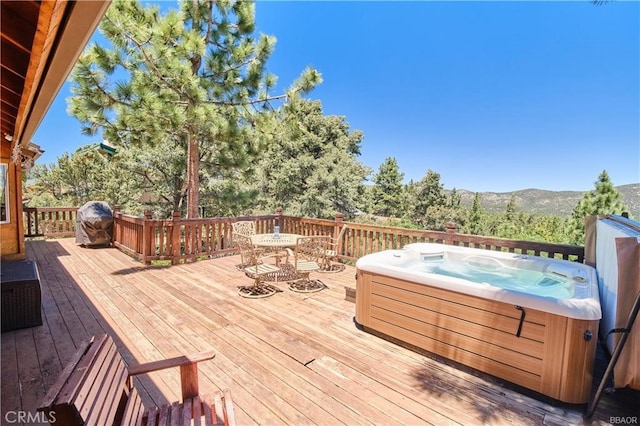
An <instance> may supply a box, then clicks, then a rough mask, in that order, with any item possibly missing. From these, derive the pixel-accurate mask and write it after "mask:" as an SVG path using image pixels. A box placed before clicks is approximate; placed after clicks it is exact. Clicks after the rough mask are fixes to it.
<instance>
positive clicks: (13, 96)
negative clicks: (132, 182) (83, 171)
mask: <svg viewBox="0 0 640 426" xmlns="http://www.w3.org/2000/svg"><path fill="white" fill-rule="evenodd" d="M109 1H110V0H100V1H91V0H87V1H63V0H45V1H35V0H20V1H11V0H2V2H0V7H1V8H2V10H1V11H0V13H1V16H2V25H1V26H0V32H1V33H2V58H1V62H2V117H1V122H2V141H3V143H4V142H5V141H9V142H10V143H11V147H12V151H13V152H14V153H16V154H18V153H20V152H21V151H22V150H23V149H27V150H28V144H29V142H30V140H31V137H32V136H33V135H34V133H35V132H36V130H37V128H38V126H39V125H40V123H41V122H42V119H43V118H44V116H45V114H46V113H47V111H48V109H49V107H50V106H51V104H52V102H53V100H54V99H55V97H56V95H57V94H58V92H59V90H60V88H61V87H62V85H63V84H64V82H65V80H66V78H67V76H68V75H69V73H70V72H71V69H72V68H73V66H74V65H75V63H76V61H77V59H78V57H79V56H80V54H81V53H82V50H83V49H84V47H85V46H86V44H87V43H88V41H89V39H90V38H91V36H92V35H93V32H94V31H95V29H96V27H97V26H98V24H99V23H100V20H101V19H102V16H103V15H104V13H105V12H106V10H107V8H108V6H109ZM16 157H17V155H16ZM16 160H17V158H16Z"/></svg>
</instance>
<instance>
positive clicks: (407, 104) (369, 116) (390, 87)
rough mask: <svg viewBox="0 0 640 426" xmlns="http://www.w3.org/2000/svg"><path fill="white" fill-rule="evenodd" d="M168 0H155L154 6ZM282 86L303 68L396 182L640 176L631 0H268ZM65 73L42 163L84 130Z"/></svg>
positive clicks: (478, 187) (263, 18)
mask: <svg viewBox="0 0 640 426" xmlns="http://www.w3.org/2000/svg"><path fill="white" fill-rule="evenodd" d="M167 5H170V4H169V3H165V4H164V6H165V7H166V6H167ZM256 22H257V28H258V31H259V32H263V33H265V34H269V35H273V36H275V37H276V38H277V40H278V42H277V44H276V48H275V52H274V54H273V55H272V57H271V59H270V61H269V62H268V69H269V71H270V72H272V73H274V74H276V75H277V76H278V77H279V85H280V86H281V87H286V86H288V85H290V84H291V83H292V82H293V81H294V79H295V78H296V77H297V76H298V75H299V74H300V72H301V71H302V70H303V69H304V68H305V67H307V66H312V67H314V68H316V69H317V70H318V71H319V72H320V73H321V74H322V76H323V79H324V82H323V84H322V85H320V86H319V87H318V88H316V89H315V90H314V91H313V92H312V93H311V94H310V95H309V98H311V99H316V100H320V101H321V102H322V105H323V109H324V113H325V114H326V115H340V116H344V117H345V120H346V122H348V123H349V125H350V128H351V129H352V130H356V129H359V130H361V131H362V132H363V133H364V141H363V142H362V145H361V152H362V155H361V157H360V161H362V162H363V163H365V164H366V165H367V166H369V167H370V168H371V169H372V170H373V171H374V172H376V171H377V170H378V168H379V166H380V165H381V164H382V162H383V161H384V159H385V158H387V157H394V158H395V159H396V160H397V162H398V164H399V167H400V170H401V172H403V173H404V175H405V179H406V181H408V180H409V179H413V180H416V181H417V180H419V179H421V178H422V177H423V176H424V175H425V174H426V173H427V170H429V169H430V170H433V171H435V172H437V173H439V174H440V176H441V182H442V183H443V184H444V187H445V188H447V189H451V188H454V187H455V188H458V189H468V190H471V191H494V192H506V191H513V190H518V189H526V188H540V189H549V190H578V191H587V190H590V189H592V188H593V186H594V182H595V180H596V179H597V177H598V174H599V173H600V172H601V171H602V170H607V172H608V173H609V175H610V177H611V179H612V181H613V183H614V184H615V185H623V184H628V183H637V182H640V88H639V86H640V32H639V28H640V3H638V2H624V1H617V2H609V3H606V4H604V5H601V6H596V5H594V4H592V3H591V2H589V1H574V2H507V1H505V2H480V1H475V2H454V1H449V2H415V1H412V2H382V1H378V2H364V1H352V2H337V1H327V2H273V1H261V2H258V3H257V5H256ZM69 95H70V93H69V87H68V84H65V86H64V87H63V90H61V92H60V94H59V95H58V97H57V99H56V101H55V102H54V104H53V105H52V107H51V109H50V110H49V112H48V114H47V116H46V118H45V120H44V121H43V123H42V124H41V126H40V128H39V129H38V132H37V133H36V135H35V136H34V138H33V141H34V142H35V143H38V144H40V145H41V146H43V148H44V149H45V150H46V153H45V154H44V155H43V157H42V158H41V159H40V160H39V162H40V163H51V162H55V161H56V158H57V157H58V156H59V155H61V154H62V153H63V152H65V151H67V152H72V151H74V150H75V149H76V148H78V147H79V146H81V145H83V144H86V143H90V142H95V141H97V140H99V138H97V137H94V138H88V137H85V136H82V135H81V134H80V124H79V122H77V120H75V119H74V118H72V117H69V116H67V114H66V101H65V98H66V97H68V96H69Z"/></svg>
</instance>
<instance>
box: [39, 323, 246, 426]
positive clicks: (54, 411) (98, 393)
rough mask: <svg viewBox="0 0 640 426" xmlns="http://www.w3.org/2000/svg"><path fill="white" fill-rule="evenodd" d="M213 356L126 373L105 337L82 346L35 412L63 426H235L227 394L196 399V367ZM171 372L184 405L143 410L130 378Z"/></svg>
mask: <svg viewBox="0 0 640 426" xmlns="http://www.w3.org/2000/svg"><path fill="white" fill-rule="evenodd" d="M214 356H215V355H214V353H213V352H202V353H199V354H194V355H191V356H180V357H176V358H170V359H165V360H161V361H154V362H149V363H145V364H139V365H134V366H129V367H127V366H126V365H125V363H124V359H123V358H122V356H121V355H120V353H119V352H118V349H117V347H116V345H115V343H114V341H113V339H112V338H111V337H110V336H108V335H106V334H99V335H96V336H92V337H90V338H88V339H86V340H84V341H83V342H81V343H80V346H79V348H78V350H77V351H76V353H75V354H74V355H73V357H72V358H71V361H70V362H69V364H67V366H66V367H65V368H64V370H62V373H60V376H59V377H58V380H57V381H56V382H55V384H54V385H53V386H52V387H51V389H49V392H47V394H46V396H45V398H44V400H43V402H42V405H41V406H40V408H38V411H42V412H44V413H45V416H46V418H47V419H48V420H49V421H50V422H51V423H53V424H61V425H65V426H66V425H85V424H86V425H154V426H155V425H158V424H169V421H171V424H176V425H191V424H192V421H193V422H194V423H195V424H200V422H201V421H202V420H204V423H205V424H221V423H223V424H225V425H235V416H234V408H233V402H232V400H231V393H230V392H229V391H228V390H225V391H218V392H215V393H214V394H212V395H211V397H210V398H207V397H204V396H202V397H201V396H200V395H199V393H198V362H201V361H206V360H210V359H212V358H213V357H214ZM169 367H180V378H181V380H180V381H181V388H182V402H181V403H178V402H174V403H172V404H165V405H162V406H160V407H155V406H154V407H148V408H145V407H144V406H143V404H142V400H141V399H140V395H139V393H138V391H137V390H136V387H135V386H134V384H133V377H134V376H137V375H140V374H146V373H150V372H153V371H158V370H163V369H166V368H169Z"/></svg>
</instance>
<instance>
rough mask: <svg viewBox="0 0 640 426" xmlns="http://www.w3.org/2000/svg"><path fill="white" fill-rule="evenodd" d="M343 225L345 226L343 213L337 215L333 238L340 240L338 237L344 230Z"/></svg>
mask: <svg viewBox="0 0 640 426" xmlns="http://www.w3.org/2000/svg"><path fill="white" fill-rule="evenodd" d="M343 225H344V215H343V214H342V213H336V218H335V225H334V226H333V238H338V235H340V230H342V226H343Z"/></svg>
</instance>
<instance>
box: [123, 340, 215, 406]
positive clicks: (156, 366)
mask: <svg viewBox="0 0 640 426" xmlns="http://www.w3.org/2000/svg"><path fill="white" fill-rule="evenodd" d="M215 356H216V355H215V353H214V352H213V351H208V352H200V353H197V354H193V355H182V356H177V357H175V358H168V359H163V360H160V361H152V362H147V363H144V364H137V365H132V366H130V367H128V368H127V370H128V371H129V377H130V378H131V377H133V376H137V375H139V374H147V373H151V372H154V371H159V370H165V369H167V368H172V367H180V384H181V387H182V399H183V400H184V399H187V398H194V397H196V396H198V363H199V362H201V361H207V360H210V359H213V357H215Z"/></svg>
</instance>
